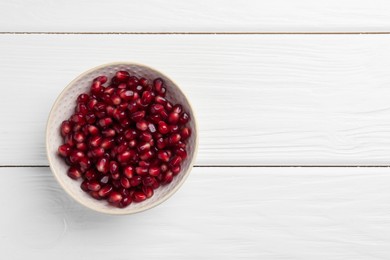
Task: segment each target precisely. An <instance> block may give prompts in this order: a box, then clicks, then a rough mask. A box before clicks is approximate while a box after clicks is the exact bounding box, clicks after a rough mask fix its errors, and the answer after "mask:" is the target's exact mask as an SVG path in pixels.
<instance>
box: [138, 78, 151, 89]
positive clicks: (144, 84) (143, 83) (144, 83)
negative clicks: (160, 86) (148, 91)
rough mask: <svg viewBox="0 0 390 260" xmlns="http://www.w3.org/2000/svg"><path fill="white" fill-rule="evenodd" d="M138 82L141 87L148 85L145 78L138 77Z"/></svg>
mask: <svg viewBox="0 0 390 260" xmlns="http://www.w3.org/2000/svg"><path fill="white" fill-rule="evenodd" d="M139 84H141V86H143V87H147V86H148V84H149V83H148V80H147V79H145V78H140V79H139Z"/></svg>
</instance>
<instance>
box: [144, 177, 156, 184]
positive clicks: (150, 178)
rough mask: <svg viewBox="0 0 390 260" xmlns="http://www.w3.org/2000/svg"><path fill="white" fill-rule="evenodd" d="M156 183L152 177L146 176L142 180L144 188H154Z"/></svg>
mask: <svg viewBox="0 0 390 260" xmlns="http://www.w3.org/2000/svg"><path fill="white" fill-rule="evenodd" d="M154 182H156V179H155V178H154V177H152V176H145V177H143V179H142V184H143V185H144V186H152V185H153V184H154Z"/></svg>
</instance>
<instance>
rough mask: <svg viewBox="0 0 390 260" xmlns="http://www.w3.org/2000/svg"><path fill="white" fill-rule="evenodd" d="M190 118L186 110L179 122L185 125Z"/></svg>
mask: <svg viewBox="0 0 390 260" xmlns="http://www.w3.org/2000/svg"><path fill="white" fill-rule="evenodd" d="M188 120H190V116H189V115H188V114H187V113H185V112H184V113H183V114H181V116H180V118H179V123H180V124H182V125H184V124H186V123H187V122H188Z"/></svg>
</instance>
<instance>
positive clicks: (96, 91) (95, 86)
mask: <svg viewBox="0 0 390 260" xmlns="http://www.w3.org/2000/svg"><path fill="white" fill-rule="evenodd" d="M103 92H104V89H103V87H102V83H101V82H100V81H95V82H93V83H92V85H91V93H92V94H93V95H95V96H100V95H102V94H103Z"/></svg>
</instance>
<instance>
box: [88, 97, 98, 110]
mask: <svg viewBox="0 0 390 260" xmlns="http://www.w3.org/2000/svg"><path fill="white" fill-rule="evenodd" d="M97 103H98V101H97V100H96V99H90V100H89V101H88V103H87V107H88V108H89V110H92V109H94V108H95V106H96V104H97Z"/></svg>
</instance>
